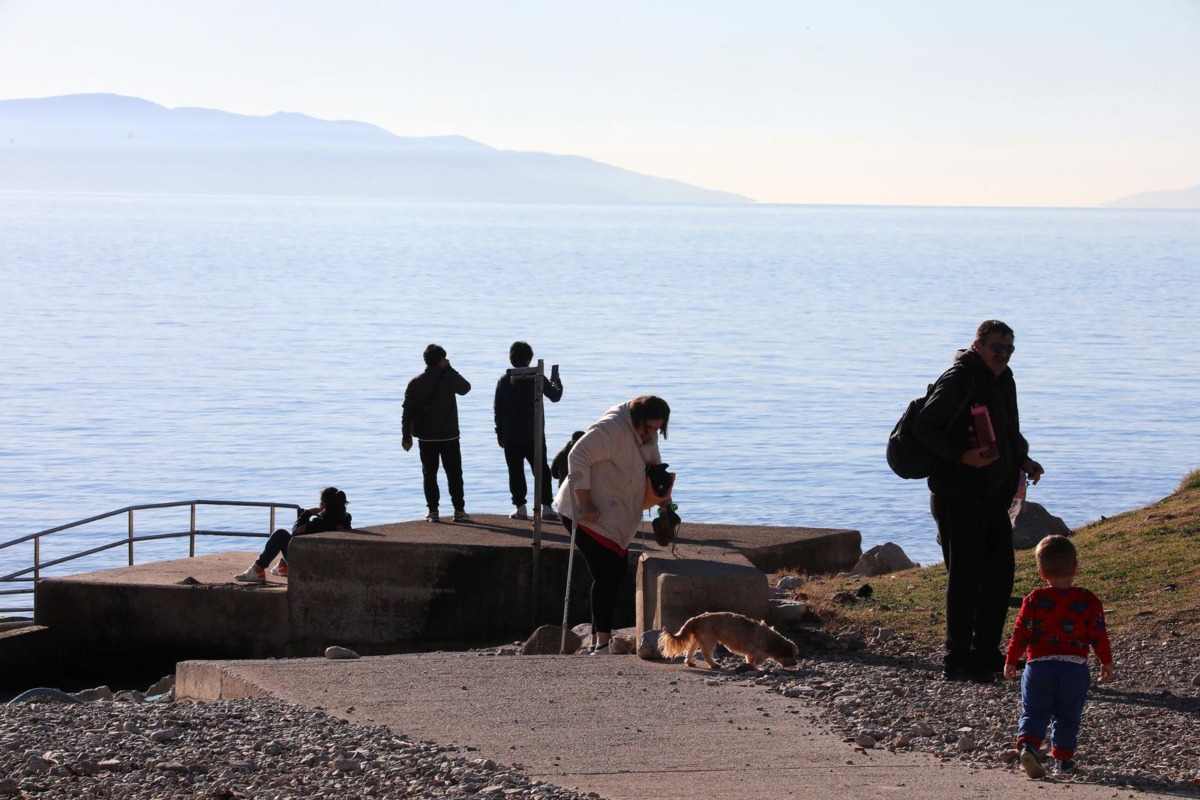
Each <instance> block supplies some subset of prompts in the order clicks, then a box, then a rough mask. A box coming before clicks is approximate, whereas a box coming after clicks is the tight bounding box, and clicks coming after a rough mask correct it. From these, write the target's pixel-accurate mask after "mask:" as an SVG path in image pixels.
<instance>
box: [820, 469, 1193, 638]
mask: <svg viewBox="0 0 1200 800" xmlns="http://www.w3.org/2000/svg"><path fill="white" fill-rule="evenodd" d="M1072 539H1073V541H1074V542H1075V546H1076V548H1078V550H1079V578H1078V580H1077V581H1076V583H1077V585H1079V586H1083V587H1084V588H1087V589H1090V590H1091V591H1092V592H1094V593H1095V594H1096V595H1098V596H1099V597H1100V599H1101V600H1102V601H1103V602H1104V608H1105V612H1106V616H1107V621H1108V627H1109V631H1110V632H1112V633H1115V634H1122V633H1124V634H1130V635H1134V636H1143V637H1149V638H1155V637H1161V636H1168V635H1195V634H1197V633H1200V470H1197V471H1196V472H1193V473H1191V474H1190V475H1188V476H1187V477H1186V478H1184V480H1183V482H1182V483H1181V484H1180V487H1179V490H1178V491H1176V492H1175V493H1174V494H1172V495H1170V496H1168V497H1166V498H1164V499H1162V500H1160V501H1158V502H1157V503H1154V504H1152V505H1149V506H1147V507H1145V508H1140V509H1137V510H1136V511H1129V512H1127V513H1125V514H1121V515H1120V516H1116V517H1110V518H1108V519H1102V520H1100V521H1099V522H1093V523H1091V524H1090V525H1085V526H1083V527H1081V528H1078V529H1076V530H1075V532H1074V536H1073V537H1072ZM863 583H870V584H871V586H872V588H873V589H874V590H875V591H874V594H873V595H872V596H871V597H870V598H868V599H866V600H860V601H858V602H856V603H853V604H849V605H843V604H840V603H835V602H834V601H833V600H832V597H833V595H834V593H835V592H838V591H840V590H850V591H852V592H853V591H855V590H856V589H858V587H860V586H861V585H862V584H863ZM1039 583H1040V581H1039V579H1038V576H1037V567H1036V564H1035V563H1034V558H1033V550H1023V551H1018V552H1017V579H1016V585H1015V587H1014V588H1013V594H1014V595H1019V596H1024V595H1025V594H1027V593H1028V592H1029V591H1030V590H1032V589H1033V588H1034V587H1036V586H1037V585H1038V584H1039ZM945 589H946V571H945V568H944V567H943V566H942V565H941V564H936V565H934V566H932V567H925V568H922V569H916V570H908V571H906V572H898V573H894V574H892V575H885V576H882V577H878V578H870V579H866V580H864V579H860V578H859V579H847V578H814V579H812V580H810V581H809V582H807V583H806V584H805V585H804V588H803V593H804V594H805V595H807V599H808V601H809V607H810V609H811V610H812V611H813V612H814V613H815V614H816V615H817V616H818V617H819V618H820V620H821V625H822V627H824V628H826V629H828V630H831V631H835V632H836V631H840V630H842V629H844V628H851V627H852V628H854V629H856V630H858V631H861V632H863V633H865V634H867V635H870V633H871V630H872V629H873V628H875V627H880V626H881V627H886V628H891V629H893V630H895V631H896V632H898V633H904V634H908V635H910V636H912V637H913V638H914V639H915V640H916V641H918V642H921V643H923V644H927V645H930V646H938V645H939V643H940V642H941V640H942V638H943V636H944V631H945V627H944V626H945V600H944V592H945ZM1015 615H1016V609H1013V610H1012V611H1011V612H1010V614H1009V620H1008V625H1007V627H1006V630H1011V627H1012V623H1013V618H1014V617H1015Z"/></svg>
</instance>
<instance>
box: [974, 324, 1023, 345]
mask: <svg viewBox="0 0 1200 800" xmlns="http://www.w3.org/2000/svg"><path fill="white" fill-rule="evenodd" d="M989 333H998V334H1000V335H1001V336H1015V335H1016V334H1014V333H1013V329H1012V328H1010V327H1008V326H1007V325H1005V324H1004V323H1003V322H1001V321H1000V320H998V319H985V320H984V321H983V322H981V323H979V328H978V329H976V331H975V341H977V342H982V341H985V340H986V339H987V337H988V334H989Z"/></svg>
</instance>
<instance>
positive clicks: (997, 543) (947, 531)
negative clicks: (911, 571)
mask: <svg viewBox="0 0 1200 800" xmlns="http://www.w3.org/2000/svg"><path fill="white" fill-rule="evenodd" d="M1010 503H1011V501H1010V500H1009V499H1008V498H985V499H983V500H980V501H978V502H973V503H963V502H957V501H955V500H953V499H950V498H945V497H938V496H936V495H934V496H933V497H931V499H930V511H931V512H932V513H933V519H934V520H935V521H936V522H937V528H938V538H939V539H940V540H941V543H942V556H943V557H944V558H945V560H946V571H947V572H948V573H949V575H948V578H947V581H946V655H945V667H946V669H947V670H949V671H954V672H962V671H967V672H993V671H997V670H998V669H999V668H1000V667H1001V666H1002V664H1001V663H1000V662H999V659H1000V653H999V647H1000V642H1001V637H1002V636H1003V635H1004V620H1005V618H1006V617H1007V616H1008V599H1009V597H1010V596H1011V595H1012V589H1013V572H1014V569H1015V559H1014V557H1013V543H1012V523H1011V522H1010V521H1009V518H1008V507H1009V505H1010Z"/></svg>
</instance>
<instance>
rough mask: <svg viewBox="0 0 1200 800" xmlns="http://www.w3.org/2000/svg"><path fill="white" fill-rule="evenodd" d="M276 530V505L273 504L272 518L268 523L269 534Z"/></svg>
mask: <svg viewBox="0 0 1200 800" xmlns="http://www.w3.org/2000/svg"><path fill="white" fill-rule="evenodd" d="M274 532H275V506H271V520H270V522H268V523H267V535H268V536H270V535H271V534H272V533H274Z"/></svg>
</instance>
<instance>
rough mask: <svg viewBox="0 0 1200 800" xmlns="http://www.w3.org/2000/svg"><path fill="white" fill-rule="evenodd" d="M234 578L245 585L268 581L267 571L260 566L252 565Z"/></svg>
mask: <svg viewBox="0 0 1200 800" xmlns="http://www.w3.org/2000/svg"><path fill="white" fill-rule="evenodd" d="M233 578H234V580H238V581H242V582H243V583H262V582H263V581H265V580H266V579H267V571H266V570H265V569H263V568H262V567H260V566H259V565H258V564H251V565H250V566H248V567H246V571H245V572H243V573H241V574H238V575H234V576H233Z"/></svg>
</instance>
